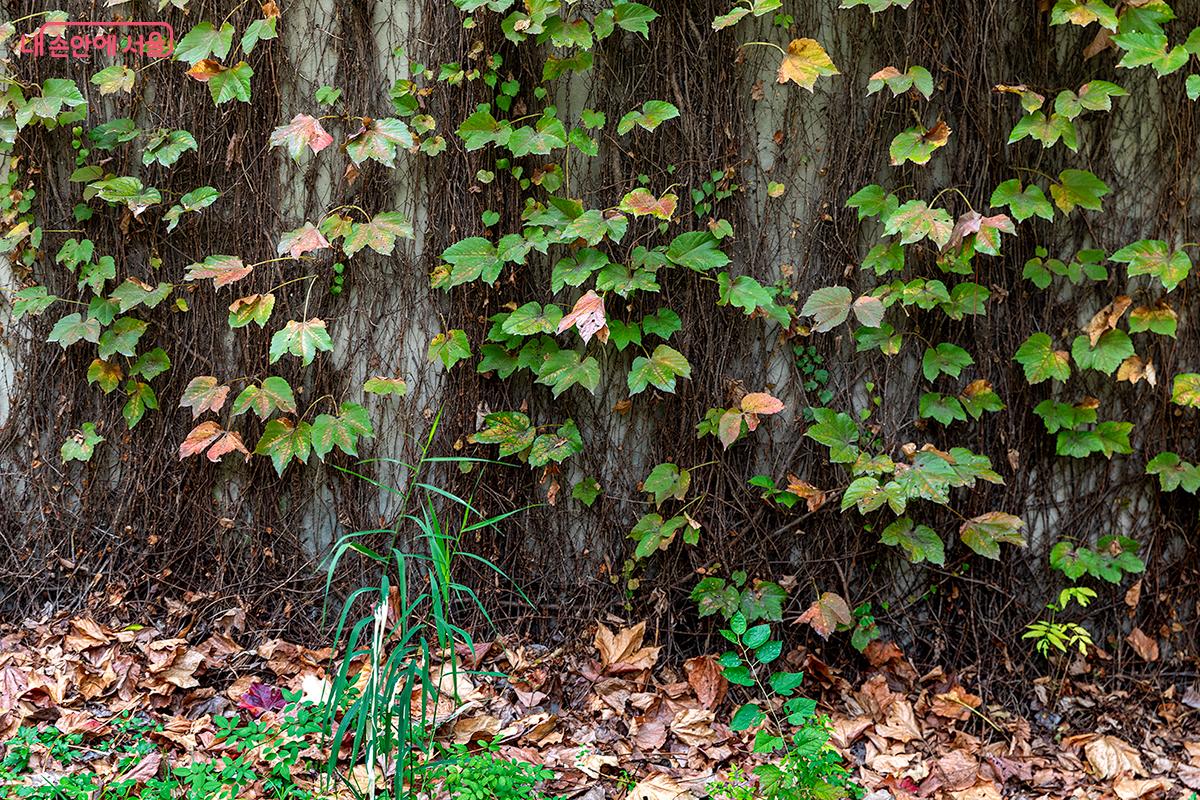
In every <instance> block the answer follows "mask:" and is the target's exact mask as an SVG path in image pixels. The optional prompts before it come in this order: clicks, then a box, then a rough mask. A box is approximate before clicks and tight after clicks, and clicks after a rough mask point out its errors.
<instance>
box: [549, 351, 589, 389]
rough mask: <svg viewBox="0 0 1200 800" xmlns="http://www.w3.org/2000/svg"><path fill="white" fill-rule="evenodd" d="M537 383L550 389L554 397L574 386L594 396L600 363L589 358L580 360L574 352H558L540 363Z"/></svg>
mask: <svg viewBox="0 0 1200 800" xmlns="http://www.w3.org/2000/svg"><path fill="white" fill-rule="evenodd" d="M537 382H538V383H540V384H543V385H545V386H550V387H552V388H553V390H554V396H555V397H558V396H559V395H560V394H562V393H563V392H565V391H566V390H567V389H570V388H571V387H572V386H574V385H575V384H579V385H580V386H582V387H583V388H585V389H587V390H588V391H589V392H591V393H592V394H595V393H596V387H597V386H599V385H600V362H598V361H597V360H596V359H594V358H592V357H591V356H588V357H587V358H585V359H583V360H580V357H579V353H577V352H576V351H574V350H559V351H558V352H557V353H554V354H552V355H550V356H547V357H546V360H545V361H543V362H542V364H541V366H540V367H539V368H538V378H537Z"/></svg>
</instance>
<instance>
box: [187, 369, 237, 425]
mask: <svg viewBox="0 0 1200 800" xmlns="http://www.w3.org/2000/svg"><path fill="white" fill-rule="evenodd" d="M228 396H229V387H228V386H225V385H223V384H221V385H219V384H218V383H217V379H216V378H214V377H212V376H211V375H199V376H197V377H195V378H192V379H191V381H189V382H188V385H187V388H185V389H184V390H183V397H181V398H180V399H179V405H180V406H182V407H183V408H190V409H192V419H195V418H196V417H198V416H200V415H201V414H203V413H204V412H205V411H212V412H214V413H215V412H217V411H220V410H221V406H223V405H225V398H227V397H228Z"/></svg>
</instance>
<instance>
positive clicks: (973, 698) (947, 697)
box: [929, 684, 983, 721]
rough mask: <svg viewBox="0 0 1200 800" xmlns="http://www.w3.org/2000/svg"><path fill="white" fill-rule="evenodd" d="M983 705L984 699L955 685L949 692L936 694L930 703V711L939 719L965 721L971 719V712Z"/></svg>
mask: <svg viewBox="0 0 1200 800" xmlns="http://www.w3.org/2000/svg"><path fill="white" fill-rule="evenodd" d="M981 705H983V698H982V697H979V696H978V695H974V694H971V693H970V692H968V691H967V690H966V689H964V688H963V687H962V686H960V685H958V684H955V685H954V686H952V687H951V688H950V691H948V692H942V693H940V694H936V695H934V697H933V700H931V701H930V703H929V709H930V711H932V712H933V713H934V714H937V715H938V716H939V717H945V718H946V719H957V720H960V721H965V720H968V719H970V718H971V710H972V709H976V708H979V707H980V706H981Z"/></svg>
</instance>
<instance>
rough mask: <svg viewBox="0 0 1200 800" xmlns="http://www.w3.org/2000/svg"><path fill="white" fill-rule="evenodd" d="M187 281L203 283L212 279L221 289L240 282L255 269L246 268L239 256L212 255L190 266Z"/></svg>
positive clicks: (216, 286) (185, 277)
mask: <svg viewBox="0 0 1200 800" xmlns="http://www.w3.org/2000/svg"><path fill="white" fill-rule="evenodd" d="M187 270H188V271H187V275H185V276H184V280H185V281H202V280H204V279H205V278H212V282H213V286H214V287H215V288H217V289H220V288H221V287H222V286H228V285H229V284H231V283H234V282H236V281H240V280H241V279H242V278H244V277H246V276H247V275H249V274H250V273H251V272H253V271H254V267H252V266H246V265H245V264H244V263H242V260H241V259H240V258H238V257H237V256H222V255H212V256H208V257H206V258H205V259H204V260H203V261H201V262H198V263H195V264H190V265H188V268H187Z"/></svg>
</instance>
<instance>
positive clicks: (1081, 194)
mask: <svg viewBox="0 0 1200 800" xmlns="http://www.w3.org/2000/svg"><path fill="white" fill-rule="evenodd" d="M1108 192H1109V188H1108V184H1106V183H1105V182H1104V181H1102V180H1100V179H1099V178H1097V177H1096V176H1095V175H1093V174H1092V173H1090V172H1088V171H1087V170H1081V169H1067V170H1063V171H1062V172H1061V173H1059V176H1058V183H1052V184H1050V195H1051V196H1052V197H1053V198H1054V204H1055V205H1057V206H1058V207H1059V208H1061V209H1062V211H1063V213H1064V214H1070V213H1071V212H1072V211H1074V210H1075V209H1076V208H1085V209H1087V210H1089V211H1100V210H1101V209H1102V206H1101V203H1100V198H1102V197H1104V196H1105V195H1106V194H1108Z"/></svg>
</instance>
